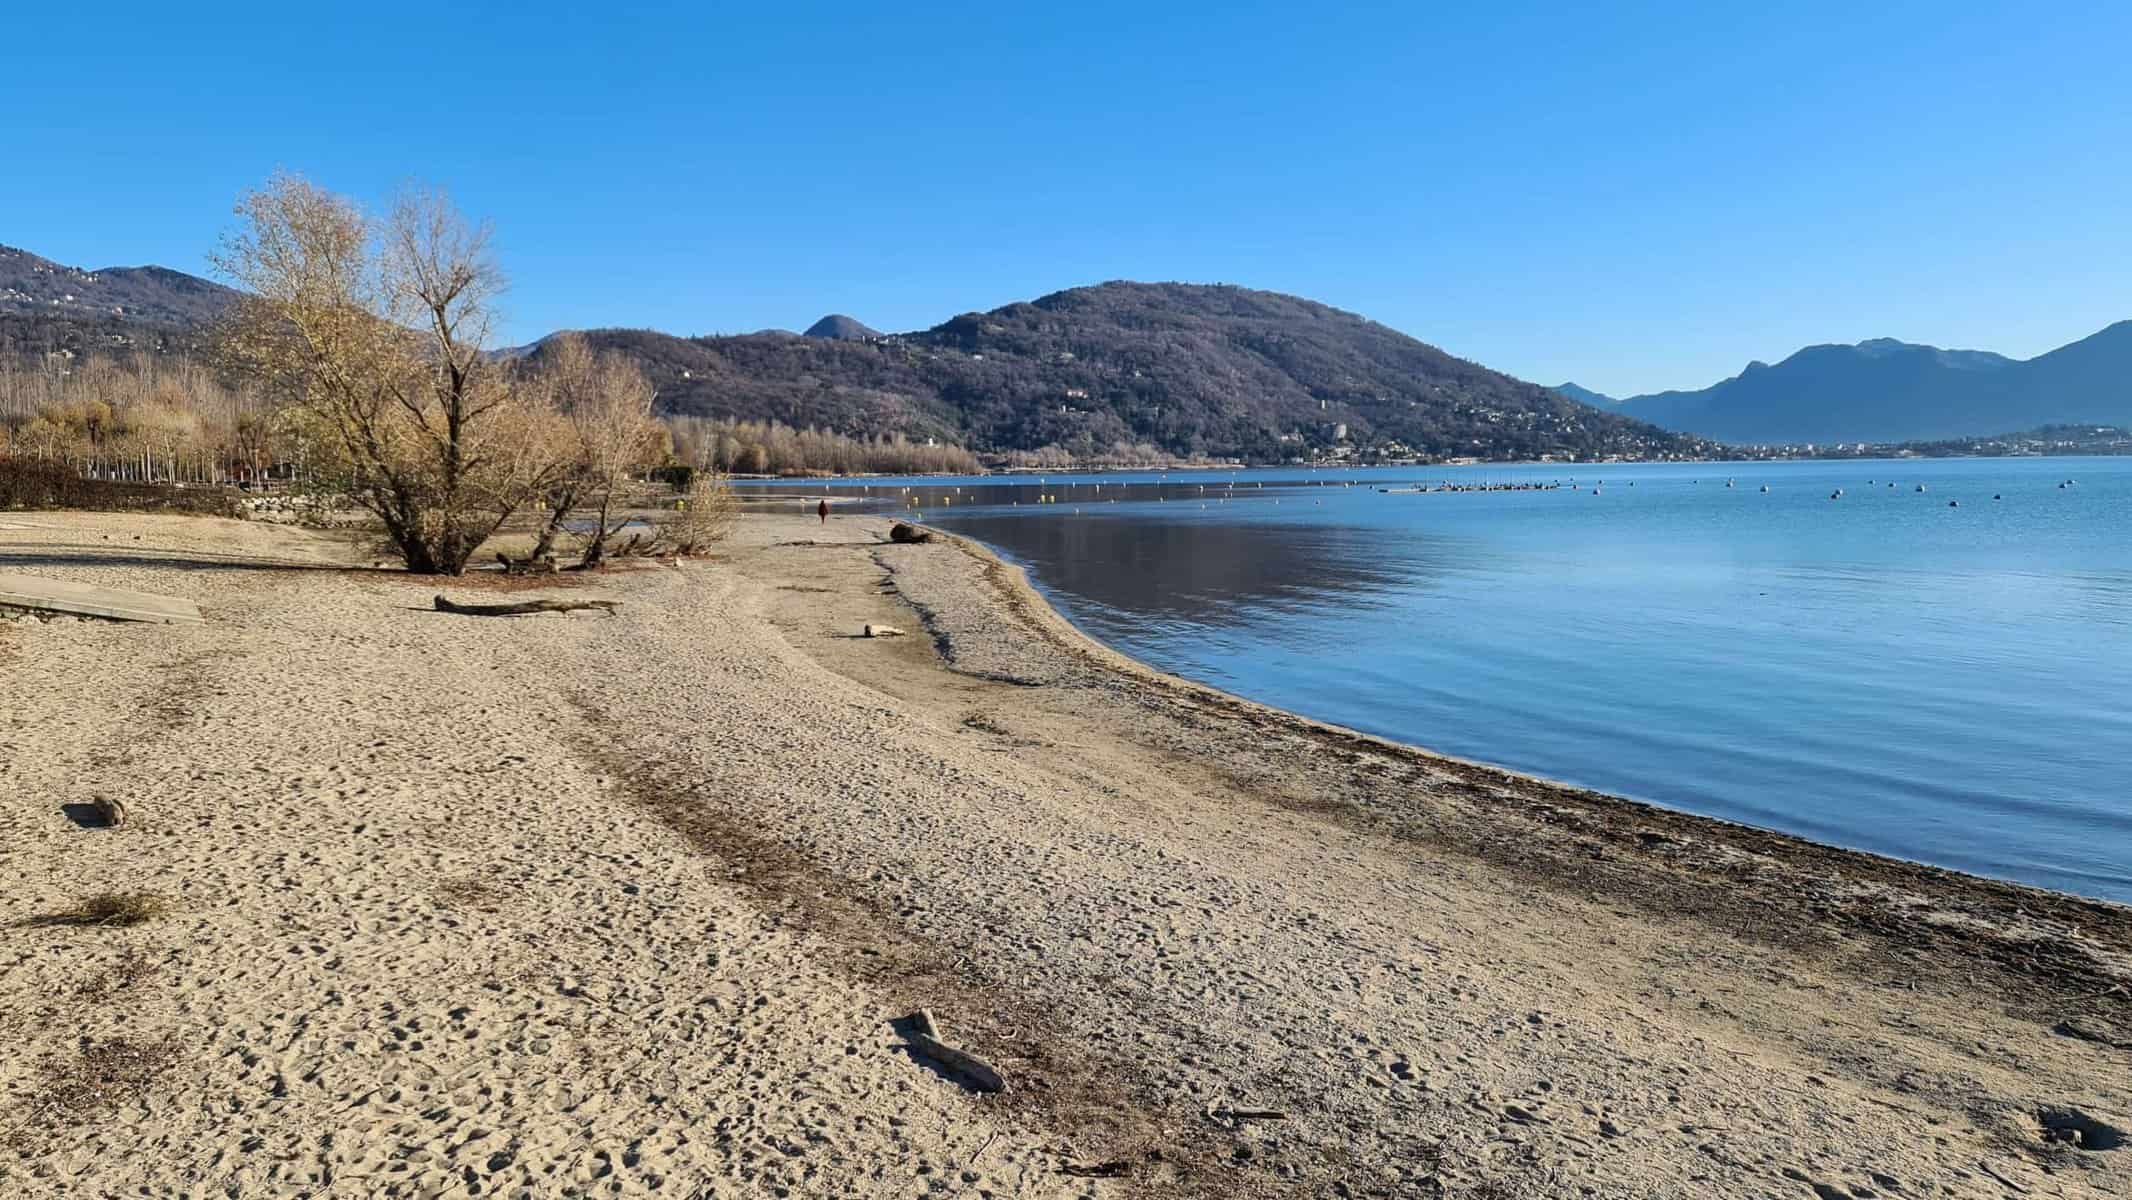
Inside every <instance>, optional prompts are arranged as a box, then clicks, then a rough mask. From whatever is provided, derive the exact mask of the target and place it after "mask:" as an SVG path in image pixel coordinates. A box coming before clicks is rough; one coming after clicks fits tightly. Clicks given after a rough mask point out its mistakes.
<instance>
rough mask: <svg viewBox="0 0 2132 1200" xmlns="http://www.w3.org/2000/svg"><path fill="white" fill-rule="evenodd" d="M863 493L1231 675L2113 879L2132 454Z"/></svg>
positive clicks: (1290, 704) (1833, 822)
mask: <svg viewBox="0 0 2132 1200" xmlns="http://www.w3.org/2000/svg"><path fill="white" fill-rule="evenodd" d="M1572 478H1573V479H1574V480H1575V481H1576V487H1575V488H1574V489H1571V488H1567V487H1564V488H1562V489H1560V490H1549V491H1492V492H1465V493H1432V494H1384V493H1382V492H1379V491H1377V490H1376V489H1377V488H1379V487H1390V486H1400V485H1410V484H1414V483H1423V482H1437V481H1441V480H1446V479H1449V480H1454V481H1458V482H1462V483H1482V482H1492V483H1505V482H1520V481H1522V482H1535V483H1544V482H1548V481H1556V480H1561V481H1566V480H1569V479H1572ZM1728 479H1730V480H1731V481H1732V486H1731V487H1727V486H1726V481H1727V480H1728ZM2067 480H2073V481H2075V482H2074V483H2073V484H2072V485H2071V486H2068V487H2063V488H2061V487H2060V486H2059V484H2060V483H2061V482H2064V481H2067ZM1891 484H1892V485H1893V486H1890V485H1891ZM1920 484H1922V485H1923V486H1924V488H1925V489H1926V490H1925V491H1924V492H1923V493H1920V492H1918V491H1917V488H1918V486H1919V485H1920ZM906 485H908V486H910V487H911V488H912V490H911V492H910V493H908V494H906V493H904V492H902V491H901V488H903V487H904V486H906ZM1595 485H1597V486H1598V487H1599V492H1598V494H1594V493H1593V491H1592V488H1593V487H1594V486H1595ZM1765 485H1766V486H1767V487H1768V489H1769V490H1768V491H1767V492H1766V493H1765V492H1763V491H1761V490H1760V489H1761V488H1762V487H1764V486H1765ZM857 486H858V485H853V487H854V488H856V487H857ZM957 487H960V488H961V489H962V491H961V492H959V493H958V492H956V491H955V490H954V489H955V488H957ZM1837 488H1841V489H1843V492H1844V494H1843V496H1842V497H1841V498H1840V499H1831V498H1830V493H1831V492H1833V491H1834V490H1835V489H1837ZM1201 489H1204V490H1203V491H1202V490H1201ZM867 492H868V494H871V495H874V496H876V497H886V500H887V503H888V504H890V505H891V506H893V507H897V508H901V509H904V510H906V511H917V512H922V514H923V516H924V518H925V519H926V520H927V521H930V522H932V523H934V524H937V525H940V526H942V527H945V528H950V529H954V530H957V531H960V532H965V533H968V534H970V535H972V536H975V537H977V538H979V539H981V540H983V541H985V542H986V543H988V544H990V545H992V546H994V547H996V548H997V549H999V550H1000V551H1001V552H1002V553H1004V554H1006V555H1008V556H1009V557H1011V558H1013V559H1015V560H1017V561H1019V562H1021V563H1022V564H1023V565H1025V566H1026V567H1028V568H1029V570H1030V573H1031V575H1032V576H1033V578H1034V579H1035V581H1036V582H1037V584H1038V585H1039V586H1040V587H1041V588H1042V589H1043V590H1044V591H1045V592H1046V593H1047V594H1048V595H1049V596H1050V598H1051V599H1052V600H1053V601H1054V602H1055V603H1056V604H1057V605H1058V606H1059V607H1060V608H1061V609H1062V610H1063V611H1064V612H1065V613H1066V614H1067V616H1068V617H1070V618H1071V619H1072V620H1074V621H1075V622H1076V623H1078V624H1079V625H1080V626H1081V627H1082V628H1084V629H1085V630H1087V631H1088V632H1090V633H1092V634H1094V635H1095V636H1097V637H1099V638H1101V639H1103V640H1104V641H1106V642H1109V643H1111V644H1112V645H1115V646H1117V647H1119V648H1120V649H1123V650H1125V651H1126V652H1128V653H1130V654H1133V655H1134V656H1136V657H1139V658H1141V659H1143V660H1145V661H1148V662H1150V663H1153V664H1155V665H1157V666H1160V667H1162V668H1164V669H1166V670H1170V671H1174V672H1176V673H1178V674H1181V675H1186V676H1190V677H1192V678H1195V679H1200V680H1204V681H1206V682H1208V683H1212V684H1214V685H1216V686H1219V687H1221V688H1224V689H1226V690H1229V691H1233V692H1236V693H1239V694H1242V695H1245V696H1249V697H1252V698H1254V699H1258V700H1262V701H1265V702H1267V703H1270V704H1274V705H1278V706H1280V707H1283V708H1288V709H1293V710H1295V711H1298V712H1303V713H1308V714H1310V715H1312V716H1316V717H1319V718H1322V719H1325V720H1329V721H1333V722H1337V723H1339V724H1342V725H1347V726H1350V727H1353V728H1357V729H1363V730H1368V731H1370V732H1372V733H1377V734H1381V735H1384V736H1387V737H1392V738H1396V739H1399V740H1402V741H1406V742H1412V743H1415V744H1418V745H1422V746H1427V747H1430V748H1432V749H1437V750H1442V751H1447V752H1449V753H1452V754H1456V755H1460V756H1464V757H1468V758H1474V759H1479V760H1483V761H1486V762H1491V763H1497V764H1501V765H1503V766H1507V767H1513V768H1517V769H1520V770H1525V771H1531V772H1536V773H1539V774H1542V775H1547V776H1551V777H1553V778H1557V779H1561V780H1565V781H1568V782H1572V783H1576V784H1581V785H1585V786H1588V787H1593V788H1598V789H1602V790H1605V791H1610V792H1616V793H1620V794H1623V795H1628V796H1634V797H1638V798H1641V799H1645V800H1650V801H1654V802H1657V803H1660V804H1664V805H1668V806H1672V807H1675V808H1681V809H1687V810H1690V811H1694V812H1699V813H1707V814H1710V815H1713V816H1719V817H1726V818H1730V819H1733V820H1737V821H1744V822H1748V823H1751V824H1756V825H1762V826H1766V827H1770V828H1776V829H1782V830H1787V831H1790V832H1793V833H1798V834H1803V835H1806V836H1808V837H1812V838H1817V839H1820V840H1824V841H1829V842H1835V843H1838V844H1841V845H1846V846H1853V847H1858V848H1861V849H1866V850H1873V851H1878V852H1881V853H1884V854H1891V855H1897V856H1900V857H1903V858H1910V859H1916V860H1920V861H1925V862H1931V863H1938V864H1941V865H1945V866H1950V867H1957V868H1960V869H1963V870H1967V871H1974V872H1978V873H1982V874H1987V875H1995V876H2000V877H2003V878H2010V879H2018V880H2023V881H2026V882H2030V883H2036V884H2041V885H2044V886H2048V887H2053V888H2059V889H2063V890H2066V891H2073V892H2080V893H2085V894H2088V895H2093V896H2101V897H2106V898H2112V899H2118V900H2132V766H2128V760H2132V459H2122V458H2119V459H2097V458H2073V459H2000V460H1943V461H1904V462H1887V461H1876V462H1850V463H1818V462H1817V463H1776V464H1745V463H1736V464H1716V465H1712V464H1689V465H1673V464H1667V465H1634V466H1618V467H1601V468H1595V467H1549V466H1539V467H1527V468H1512V469H1506V468H1501V467H1488V468H1481V467H1472V468H1442V467H1436V468H1405V469H1387V470H1373V471H1343V472H1334V471H1325V472H1310V471H1300V470H1294V471H1253V472H1240V473H1237V474H1236V475H1235V476H1234V482H1233V483H1232V482H1231V476H1230V475H1229V474H1227V473H1223V474H1221V475H1218V476H1216V475H1208V474H1203V473H1172V474H1170V475H1168V476H1160V475H1154V474H1144V475H1120V476H1076V477H1059V478H1055V479H1051V480H1049V481H1047V482H1042V483H1040V482H1037V481H1036V480H1034V479H1029V480H1022V479H1020V478H1014V479H1012V480H1011V481H1010V482H1007V483H1004V484H1003V483H1002V481H1001V480H1000V478H999V477H993V478H991V479H986V480H982V481H969V480H964V481H947V482H942V481H939V480H924V481H897V482H895V483H891V484H885V485H884V484H880V483H872V484H869V485H868V486H867ZM1041 495H1055V496H1057V497H1058V498H1059V502H1058V503H1047V504H1039V503H1037V502H1036V498H1037V497H1038V496H1041ZM1994 495H1997V496H2001V497H2003V499H1998V500H1994V498H1993V497H1994ZM1950 500H1955V501H1958V502H1959V507H1953V508H1950V507H1949V506H1948V502H1949V501H1950ZM914 506H915V507H914Z"/></svg>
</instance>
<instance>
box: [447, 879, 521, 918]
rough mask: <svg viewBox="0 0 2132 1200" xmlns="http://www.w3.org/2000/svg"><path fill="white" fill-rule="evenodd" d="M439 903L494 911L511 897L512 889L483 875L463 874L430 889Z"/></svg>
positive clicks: (454, 906)
mask: <svg viewBox="0 0 2132 1200" xmlns="http://www.w3.org/2000/svg"><path fill="white" fill-rule="evenodd" d="M429 894H430V895H432V896H434V897H436V899H437V902H438V903H439V904H448V905H450V906H452V907H453V908H475V909H480V910H481V911H482V912H494V911H496V909H497V907H498V906H500V905H501V904H502V903H503V902H504V901H506V900H508V899H510V898H511V892H510V889H508V888H506V887H504V886H503V885H502V884H501V883H498V882H496V881H495V880H493V879H490V878H488V877H486V876H482V875H461V876H459V877H458V878H456V879H447V880H444V881H443V882H441V883H439V884H438V885H437V886H435V887H433V888H431V889H430V891H429Z"/></svg>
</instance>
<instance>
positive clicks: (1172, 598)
mask: <svg viewBox="0 0 2132 1200" xmlns="http://www.w3.org/2000/svg"><path fill="white" fill-rule="evenodd" d="M1139 511H1140V510H1139V509H1138V508H1136V509H1134V513H1136V514H1137V513H1138V512H1139ZM937 523H939V524H942V525H945V526H948V527H951V528H953V529H954V530H955V532H957V533H964V534H968V535H970V536H971V537H974V538H977V539H979V540H980V541H983V542H985V543H987V544H989V545H992V546H996V547H998V548H1000V549H1001V550H1002V551H1004V552H1005V553H1007V554H1008V555H1010V556H1011V557H1013V558H1014V559H1015V560H1017V561H1019V562H1020V563H1022V564H1023V565H1024V566H1026V567H1028V568H1029V569H1030V572H1031V574H1032V576H1033V577H1034V578H1036V579H1038V580H1040V581H1041V582H1042V586H1044V587H1046V588H1055V589H1057V590H1059V591H1061V592H1064V593H1066V594H1068V595H1071V596H1072V597H1073V598H1074V603H1075V606H1076V609H1077V611H1078V613H1079V614H1080V615H1082V616H1083V617H1084V619H1085V620H1087V621H1088V622H1089V623H1090V624H1091V625H1092V626H1094V627H1096V629H1097V631H1098V636H1105V635H1120V634H1126V633H1129V632H1139V631H1142V630H1143V629H1144V627H1145V626H1146V625H1147V623H1149V622H1153V623H1154V624H1155V626H1157V627H1163V626H1167V625H1170V624H1171V623H1178V622H1181V623H1185V624H1186V625H1188V626H1236V625H1244V624H1249V623H1253V622H1262V621H1264V620H1265V619H1266V618H1267V617H1268V616H1269V615H1272V614H1277V613H1289V614H1305V613H1309V612H1312V611H1316V610H1318V609H1321V608H1323V607H1325V606H1327V605H1338V606H1340V607H1341V608H1343V609H1346V610H1348V611H1360V610H1364V609H1368V608H1371V607H1375V606H1377V605H1378V604H1379V602H1380V601H1379V596H1380V594H1381V593H1386V592H1389V591H1391V590H1392V589H1395V588H1396V589H1400V590H1402V591H1411V590H1414V589H1417V588H1427V587H1428V586H1429V581H1430V579H1431V578H1432V577H1433V576H1434V575H1436V574H1437V573H1438V572H1441V571H1445V570H1448V569H1449V563H1450V561H1451V559H1452V558H1453V557H1454V556H1455V555H1456V553H1457V550H1456V548H1455V546H1453V545H1451V544H1450V543H1451V542H1452V541H1453V539H1449V538H1437V537H1431V536H1428V535H1426V534H1423V535H1420V536H1412V537H1405V538H1400V539H1397V540H1396V542H1394V541H1393V540H1392V539H1387V538H1385V537H1384V536H1382V534H1381V533H1377V532H1374V531H1371V530H1367V529H1356V528H1348V527H1342V526H1310V527H1308V528H1307V530H1306V529H1305V528H1303V527H1295V528H1283V527H1280V526H1267V525H1260V524H1246V523H1235V522H1227V521H1177V522H1172V521H1160V520H1150V519H1146V518H1144V517H1140V516H1136V515H1120V516H1107V515H1106V516H1095V517H1085V518H1083V519H1078V520H1028V519H1024V518H1022V517H1018V516H1010V515H1006V514H1000V513H991V514H985V513H977V514H973V515H968V516H960V517H950V518H944V519H942V520H941V521H939V522H937ZM1306 532H1307V536H1303V535H1304V534H1305V533H1306Z"/></svg>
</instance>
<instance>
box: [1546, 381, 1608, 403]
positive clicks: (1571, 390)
mask: <svg viewBox="0 0 2132 1200" xmlns="http://www.w3.org/2000/svg"><path fill="white" fill-rule="evenodd" d="M1555 390H1556V391H1558V392H1560V393H1562V394H1563V395H1565V396H1567V397H1569V398H1570V399H1572V400H1575V401H1578V402H1580V403H1583V404H1589V405H1591V406H1592V407H1593V408H1612V407H1613V406H1614V405H1616V404H1619V403H1620V401H1618V400H1616V399H1614V398H1613V397H1612V396H1609V395H1607V394H1606V393H1605V392H1595V391H1593V390H1592V389H1590V388H1588V387H1579V386H1577V385H1576V384H1574V383H1562V384H1557V385H1555Z"/></svg>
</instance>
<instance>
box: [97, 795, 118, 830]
mask: <svg viewBox="0 0 2132 1200" xmlns="http://www.w3.org/2000/svg"><path fill="white" fill-rule="evenodd" d="M90 803H91V807H93V808H95V809H96V819H97V820H99V821H102V822H103V823H104V828H106V829H118V828H121V827H122V826H124V825H125V824H126V806H125V805H124V804H121V803H120V802H118V801H117V800H114V799H112V798H111V797H109V796H98V797H97V798H96V799H95V800H93V801H91V802H90Z"/></svg>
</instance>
